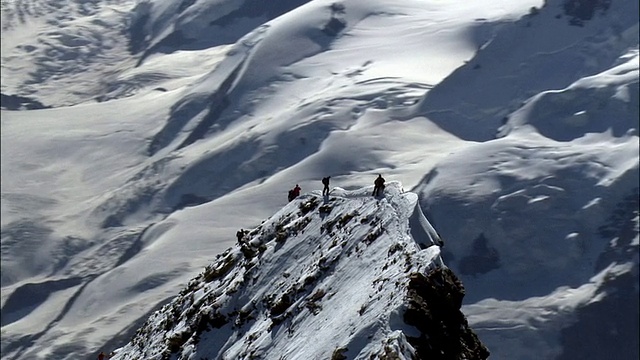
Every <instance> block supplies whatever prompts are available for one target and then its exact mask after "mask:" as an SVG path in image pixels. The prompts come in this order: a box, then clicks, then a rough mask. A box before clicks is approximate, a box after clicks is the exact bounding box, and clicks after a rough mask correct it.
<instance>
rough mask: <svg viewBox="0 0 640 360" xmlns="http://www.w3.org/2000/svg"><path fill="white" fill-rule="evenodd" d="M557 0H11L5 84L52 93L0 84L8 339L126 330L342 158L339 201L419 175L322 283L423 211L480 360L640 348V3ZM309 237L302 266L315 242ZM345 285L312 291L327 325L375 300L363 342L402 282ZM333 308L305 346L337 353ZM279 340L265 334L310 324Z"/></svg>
mask: <svg viewBox="0 0 640 360" xmlns="http://www.w3.org/2000/svg"><path fill="white" fill-rule="evenodd" d="M603 3H605V2H603ZM562 4H563V1H561V0H549V1H546V2H545V5H544V6H543V2H542V1H533V0H523V1H507V0H500V1H489V0H486V1H485V0H482V1H474V2H467V1H439V0H410V1H402V2H397V1H390V0H375V1H374V0H345V1H339V2H336V1H321V0H314V1H294V0H291V1H282V2H279V5H278V6H274V7H272V8H270V7H266V6H264V5H260V4H258V2H255V1H250V0H246V1H241V0H227V1H223V0H221V1H205V0H196V1H183V2H178V1H169V0H141V1H133V0H94V1H73V2H68V3H65V4H61V3H60V2H56V1H48V0H14V1H3V2H2V39H1V40H2V41H1V46H2V55H1V56H2V65H1V66H2V72H1V90H2V94H3V95H19V96H23V97H27V98H30V99H33V100H37V101H39V102H40V103H42V104H44V105H45V106H49V107H50V108H44V109H38V110H28V111H26V110H22V111H18V110H8V109H5V103H4V102H5V99H4V98H3V110H2V111H1V114H0V115H1V127H2V128H1V134H0V136H1V139H0V140H1V144H2V146H1V157H2V161H1V163H0V165H1V200H2V201H1V219H0V225H1V227H2V228H1V233H2V240H1V241H2V242H1V256H2V257H1V286H2V292H1V298H0V301H1V303H0V304H1V306H2V324H1V325H2V343H1V346H2V347H1V353H2V358H3V359H5V358H6V359H12V360H22V359H24V360H26V359H29V360H32V359H35V360H37V359H49V358H56V359H67V360H71V359H86V358H90V359H92V358H95V356H96V354H97V353H98V352H99V351H100V350H103V351H107V352H108V351H111V350H113V349H115V348H118V347H121V346H124V345H125V344H126V343H127V342H128V341H129V340H130V339H131V336H132V335H133V332H134V331H135V330H136V329H137V328H138V327H139V326H140V325H141V324H142V323H143V322H144V321H145V320H146V319H147V318H148V317H149V316H150V315H151V314H152V313H153V311H155V310H157V309H159V308H160V307H161V306H162V305H163V304H166V303H167V302H168V301H170V300H171V299H173V298H174V297H176V295H177V294H178V293H179V292H180V291H181V290H182V289H183V288H184V287H185V286H186V285H187V284H188V283H189V281H190V279H192V278H194V277H195V276H196V275H197V274H199V273H201V272H202V270H203V269H204V268H205V267H206V266H207V265H209V264H210V263H211V262H212V261H213V260H214V259H215V258H216V256H218V255H220V254H222V253H223V252H225V251H226V250H227V249H229V248H230V247H231V246H232V245H233V244H234V243H235V235H234V234H235V232H236V231H237V230H238V229H240V228H245V229H251V228H255V227H257V226H259V225H260V224H261V223H262V222H263V221H265V219H276V218H277V214H278V213H279V212H280V211H284V212H286V211H289V210H287V209H290V208H289V207H290V206H292V205H291V204H289V205H287V201H286V193H287V190H288V189H289V188H291V187H293V186H294V185H295V184H296V183H298V184H300V186H301V187H302V189H303V197H312V196H317V194H316V193H314V191H316V190H317V189H320V188H321V184H320V179H321V178H322V177H323V176H328V175H330V176H331V185H332V187H333V188H334V193H333V194H332V195H334V196H338V197H340V196H346V197H347V198H348V197H350V196H352V195H349V194H354V193H353V192H357V191H364V190H360V189H366V187H367V186H369V185H370V184H371V183H372V182H373V179H374V178H375V176H376V175H377V174H378V173H381V174H383V176H385V178H387V180H388V181H394V180H398V181H402V184H403V186H404V187H405V188H406V189H407V190H410V191H412V192H414V193H415V194H417V195H416V196H417V199H415V200H413V199H412V200H411V201H416V202H417V204H418V208H417V209H416V212H415V213H414V214H418V215H415V218H411V219H410V220H409V225H407V226H409V229H405V228H402V229H400V230H398V231H397V232H394V234H395V238H394V237H389V238H385V240H384V242H380V248H375V249H377V250H375V249H373V248H372V249H371V251H373V250H375V251H373V252H371V253H370V256H372V258H371V259H370V260H367V259H359V260H358V261H357V262H356V263H354V264H349V266H353V267H349V268H347V264H346V263H345V265H344V266H345V269H346V271H347V272H346V273H345V274H344V275H339V274H338V272H336V275H335V277H327V278H326V281H327V286H329V284H331V285H332V286H334V287H340V288H344V289H349V288H353V289H354V290H355V289H363V288H364V287H366V286H369V285H368V284H370V281H371V279H373V277H374V276H379V275H380V274H379V273H376V272H375V271H374V270H375V269H379V268H378V267H376V266H378V265H379V264H383V263H384V262H385V260H386V255H385V254H386V253H385V251H383V250H384V249H383V245H384V246H389V245H390V244H391V242H393V241H400V242H402V243H403V244H405V247H404V249H405V250H406V251H411V252H413V251H415V253H416V254H423V252H424V250H423V252H420V251H418V249H413V248H412V246H413V245H410V244H411V241H410V240H409V239H408V238H407V237H412V238H413V239H414V240H415V241H418V242H426V240H424V239H421V237H423V236H424V235H423V234H424V233H425V232H424V231H427V233H428V234H431V236H436V235H434V234H439V235H440V236H442V239H443V240H444V248H443V250H442V258H443V259H444V263H445V264H446V265H447V266H448V267H450V268H451V269H452V270H453V271H454V272H455V273H456V274H457V275H458V276H459V277H460V278H461V280H462V282H463V284H464V285H465V287H466V289H467V293H466V298H465V306H464V307H463V311H464V312H465V314H467V316H468V320H469V323H470V326H471V327H472V328H473V329H475V330H476V332H477V334H478V335H479V337H480V340H481V341H483V342H484V343H485V345H487V347H488V348H489V350H490V351H491V354H492V355H491V358H492V359H534V358H535V359H539V358H548V359H555V358H558V359H569V358H580V357H581V356H582V355H583V354H582V353H580V349H585V350H584V351H589V349H592V347H590V346H595V345H592V344H599V346H600V348H602V349H603V351H605V352H606V351H608V354H609V355H611V354H613V355H615V356H618V357H619V358H622V359H626V358H636V357H637V356H636V355H635V354H637V353H638V350H637V347H638V345H637V344H638V342H637V338H638V336H637V335H638V325H637V321H636V322H634V321H633V320H632V319H637V299H638V296H637V294H638V286H637V279H638V246H639V243H640V242H639V238H638V205H637V198H638V182H639V176H638V163H639V156H638V151H639V141H638V140H639V138H638V117H639V115H638V108H639V105H638V97H639V92H638V84H639V75H638V71H639V67H640V66H639V65H638V62H639V51H638V16H637V14H638V2H637V1H612V2H611V4H610V6H608V7H606V9H603V8H599V9H596V11H595V13H594V14H593V16H592V18H591V19H589V20H584V21H583V23H582V26H572V25H570V24H569V21H570V18H571V16H569V15H566V14H564V12H563V7H562ZM533 7H535V9H536V10H532V8H533ZM398 186H399V185H398ZM341 189H344V190H341ZM398 192H400V191H399V190H398ZM407 197H413V195H409V194H408V193H407V194H405V195H403V196H399V197H398V199H400V198H402V199H407ZM354 201H358V200H357V198H356V199H354ZM363 201H364V200H363ZM407 201H408V200H407ZM363 206H365V208H366V209H371V210H372V209H373V207H371V208H369V207H368V206H373V203H371V204H368V205H367V204H363ZM385 206H390V209H391V208H393V209H395V210H394V211H397V209H399V208H398V207H397V206H396V207H393V206H391V204H387V205H385ZM409 208H410V206H409V207H407V209H409ZM422 212H424V214H425V215H426V219H428V221H427V220H426V219H423V217H421V216H419V214H420V213H422ZM274 214H276V215H275V216H274ZM407 216H409V215H407V214H400V215H399V218H398V219H394V220H393V221H400V220H399V219H404V218H405V217H407ZM416 219H418V220H416ZM420 219H422V220H420ZM417 224H420V226H419V228H420V229H422V228H425V229H427V230H424V231H423V230H420V231H418V230H416V229H415V227H416V226H417ZM316 225H317V224H316ZM431 225H433V226H431ZM402 226H404V225H402ZM365 228H366V227H365ZM315 230H318V229H315ZM436 230H437V233H436ZM353 231H355V232H358V231H364V230H363V229H360V228H354V230H353ZM407 234H408V235H407ZM398 236H402V237H403V239H401V240H399V239H398V238H397V237H398ZM308 240H309V239H306V240H305V239H304V238H303V239H301V241H300V242H299V243H300V244H306V246H311V245H312V244H308ZM305 241H306V242H305ZM285 245H286V246H293V243H289V242H287V243H286V244H285ZM353 245H354V246H355V244H353ZM283 249H284V248H283ZM309 249H311V248H310V247H309V248H306V247H304V246H302V247H300V248H299V249H298V250H299V251H300V253H298V254H297V256H299V257H300V258H301V259H302V260H305V261H300V264H311V263H313V260H316V259H318V258H317V256H319V254H320V253H319V252H316V253H313V251H312V252H311V253H308V251H307V250H309ZM409 249H411V250H409ZM429 249H431V250H429ZM429 249H427V250H429V251H428V252H429V254H431V253H430V252H433V251H436V249H437V247H431V248H429ZM298 250H296V249H294V248H291V251H298ZM325 250H326V249H325ZM229 251H232V252H233V251H236V250H229ZM268 251H273V249H272V250H268ZM281 251H282V250H281ZM318 251H320V250H318ZM229 253H230V252H227V254H229ZM420 256H423V255H420ZM424 256H425V259H424V260H425V263H424V264H423V265H424V266H429V261H431V259H433V257H434V256H436V255H435V254H431V255H428V256H427V255H424ZM367 261H370V263H369V262H367ZM295 264H296V263H293V264H291V263H286V262H284V263H282V264H270V265H269V266H271V267H269V266H266V265H264V264H263V265H261V266H260V269H262V268H264V269H265V270H260V271H268V270H266V269H268V268H270V269H272V270H269V271H275V272H278V271H280V270H284V271H286V269H288V268H289V267H295ZM368 264H369V265H370V266H369V265H368ZM416 266H417V265H416ZM363 269H365V270H363ZM298 270H299V271H302V273H305V272H306V271H307V270H308V269H298ZM359 271H361V272H362V274H363V276H364V277H366V279H363V280H366V281H363V282H359V281H358V279H357V278H355V274H356V273H357V272H359ZM394 271H398V269H396V270H394ZM264 274H265V276H266V275H267V274H266V273H264ZM376 274H377V275H376ZM296 275H298V274H297V273H296ZM342 276H344V277H342ZM394 276H395V275H394ZM629 278H630V279H631V281H630V282H629V281H628V279H629ZM278 279H281V278H280V277H274V278H273V279H266V280H265V281H267V280H268V281H278ZM294 279H299V277H297V276H296V277H293V278H292V279H291V281H293V280H294ZM264 284H265V286H266V284H267V282H265V283H264ZM620 284H623V285H620ZM629 284H631V285H629ZM621 286H622V287H621ZM327 289H328V288H327ZM369 290H370V289H369ZM387 290H388V289H387ZM623 290H624V291H623ZM627 290H628V291H630V293H629V294H628V293H627ZM389 291H390V290H389ZM343 292H344V291H343ZM344 293H345V294H347V293H348V292H344ZM620 294H622V295H620ZM308 295H310V294H308ZM352 296H353V299H354V301H351V300H349V297H348V296H346V295H339V296H338V295H336V296H335V297H331V298H330V299H328V300H327V304H324V305H323V308H322V310H321V311H322V314H325V315H324V316H326V319H327V320H325V321H326V322H323V323H322V324H324V325H326V326H334V325H335V334H339V335H336V336H337V337H336V338H334V339H333V340H336V343H345V344H346V343H348V342H349V341H353V343H354V344H357V347H360V348H361V349H365V348H367V349H368V347H372V346H377V345H375V344H376V343H375V342H370V343H369V342H367V343H366V344H365V336H364V335H362V336H361V335H359V334H361V333H359V332H358V331H364V332H366V331H367V330H365V328H366V327H365V326H364V324H368V323H366V322H365V323H362V324H353V323H350V322H349V321H350V320H347V319H350V318H348V317H344V321H345V322H344V323H342V322H340V320H341V319H343V317H342V313H341V311H343V310H344V311H346V312H349V311H351V312H352V310H353V309H354V308H355V307H358V309H359V307H360V306H361V305H362V304H364V303H366V304H368V305H367V306H369V307H370V308H376V309H377V307H380V310H379V311H378V310H376V311H375V312H374V311H371V312H365V313H366V314H367V315H366V316H367V317H366V319H367V320H368V321H369V320H370V321H374V319H376V320H379V319H382V322H383V323H381V324H377V323H376V325H375V326H376V327H375V328H376V329H377V330H376V331H377V332H375V334H376V336H378V337H376V339H378V340H380V339H382V338H383V337H384V336H387V337H388V338H390V337H392V335H393V330H394V328H393V326H392V325H390V324H392V323H393V322H392V321H389V316H390V314H391V313H392V311H391V309H394V305H393V304H395V303H389V304H390V305H389V306H390V307H388V308H387V307H385V306H386V305H385V304H387V303H386V302H384V301H382V302H380V303H378V302H374V301H368V300H367V301H365V300H364V299H360V296H362V294H360V293H359V292H358V293H354V294H353V295H352ZM616 296H628V298H620V299H631V300H630V301H626V303H629V304H631V305H632V306H631V308H632V310H631V311H632V312H631V313H626V312H624V311H628V310H627V308H624V311H623V310H620V312H621V314H622V315H621V316H617V315H616V314H615V312H614V311H613V310H611V309H614V308H616V306H614V305H611V307H610V308H607V309H609V310H608V311H609V312H607V311H604V310H599V312H598V313H599V315H598V316H594V317H593V318H594V319H597V320H598V321H599V324H601V325H597V326H596V325H594V323H589V322H586V321H587V320H585V319H586V318H587V317H585V316H583V315H581V314H583V312H584V311H586V310H588V309H596V308H597V309H601V308H598V306H605V305H606V304H618V303H615V302H614V301H613V300H611V299H618V298H617V297H616ZM358 299H360V300H362V301H361V302H357V301H355V300H358ZM332 301H333V302H334V303H331V302H332ZM393 301H395V300H393ZM393 301H392V302H393ZM620 303H621V304H623V303H625V302H624V301H621V302H620ZM237 304H239V303H237ZM633 304H636V307H635V309H636V310H635V313H634V312H633V311H634V310H633ZM329 305H335V306H329ZM383 308H384V309H383ZM617 308H618V309H620V306H618V307H617ZM307 315H308V317H300V318H298V319H297V321H298V323H299V324H304V326H303V327H302V328H303V329H304V330H305V331H310V330H312V329H314V328H313V327H312V326H313V325H309V323H310V322H313V320H314V319H315V320H317V316H315V317H314V316H313V315H309V314H307ZM318 316H319V315H318ZM618 317H621V318H625V319H627V321H630V323H629V324H627V323H624V324H627V325H628V326H627V325H625V326H622V325H619V324H620V321H623V322H624V320H616V321H618V322H615V321H613V319H618ZM335 321H338V323H334V322H335ZM596 323H597V321H596ZM331 324H332V325H331ZM336 324H337V325H336ZM602 324H606V330H607V331H604V330H603V329H601V328H599V327H598V326H602V327H605V325H602ZM611 324H613V325H611ZM324 325H323V326H324ZM256 326H258V325H256ZM329 329H331V328H330V327H327V328H323V329H319V330H314V331H317V339H315V343H317V346H311V349H310V350H308V351H311V352H314V354H321V356H322V357H323V358H324V357H325V355H326V354H327V353H329V354H330V352H331V351H333V350H334V349H333V348H326V346H325V344H327V343H328V341H329V340H330V338H329V336H330V335H329V334H330V331H329ZM621 329H624V331H623V332H622V333H620V331H621ZM351 332H353V334H352V333H351ZM595 333H599V334H600V338H601V339H603V342H602V343H598V342H597V341H594V340H593V338H592V337H591V336H592V335H593V334H595ZM344 334H349V335H348V336H347V335H344ZM354 334H355V335H354ZM571 334H575V335H576V336H577V337H582V338H583V339H585V340H584V343H581V344H580V343H578V344H576V343H575V342H572V341H574V340H571V339H568V337H570V336H571ZM279 336H281V337H278V338H276V339H261V340H260V341H264V344H265V346H264V348H262V350H263V351H267V352H268V351H283V350H281V349H282V346H285V345H282V346H278V347H277V348H279V349H280V350H278V349H276V347H274V348H273V349H272V348H271V347H270V345H274V344H278V345H280V344H285V343H286V344H287V345H286V346H291V347H290V348H288V349H294V348H295V349H298V347H296V346H298V345H299V343H297V342H296V341H302V340H300V339H295V340H293V341H292V342H291V343H290V344H289V343H288V342H286V341H285V338H286V336H285V334H279ZM338 338H339V340H340V341H337V339H338ZM605 340H606V341H605ZM283 341H285V342H284V343H283ZM323 341H324V342H323ZM367 341H368V340H367ZM306 342H307V345H309V344H312V343H311V342H310V341H308V340H307V341H306ZM378 344H379V343H378ZM240 346H241V342H238V343H237V344H235V345H234V344H231V343H230V344H229V346H228V347H226V348H225V349H226V350H225V351H228V354H240V353H241V351H242V350H241V349H239V348H238V347H240ZM616 349H618V350H616ZM150 350H152V349H150ZM198 351H209V350H198ZM350 351H351V350H350ZM363 351H364V350H363ZM615 351H619V352H618V353H615ZM634 351H635V352H634ZM293 352H294V350H291V352H290V353H287V352H280V353H278V354H279V355H282V356H284V357H285V358H287V359H289V358H295V357H294V356H295V354H293ZM195 354H196V353H194V356H195ZM202 354H204V352H203V353H202ZM349 354H350V355H353V356H355V354H356V353H355V352H354V353H351V352H350V353H349ZM593 354H595V353H592V355H593ZM203 356H211V357H215V356H216V355H215V354H211V353H207V355H203ZM238 356H240V355H238ZM593 356H596V355H593ZM625 356H628V357H625ZM195 358H197V357H195ZM240 358H241V357H240ZM350 358H351V357H350Z"/></svg>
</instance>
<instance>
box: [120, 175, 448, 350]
mask: <svg viewBox="0 0 640 360" xmlns="http://www.w3.org/2000/svg"><path fill="white" fill-rule="evenodd" d="M372 189H373V187H372V186H370V187H366V188H362V189H358V190H353V191H346V190H344V189H341V188H333V189H332V190H331V193H330V195H329V196H322V195H321V193H320V191H318V190H315V191H313V192H311V193H307V194H305V195H302V196H300V197H298V198H297V199H295V200H294V201H292V202H291V203H289V204H288V205H286V206H285V207H283V208H282V209H281V210H280V211H278V212H277V213H276V214H274V215H273V217H271V218H270V219H268V220H267V221H265V222H264V223H262V224H260V225H259V226H258V227H257V228H254V229H248V230H247V231H248V234H247V235H246V237H245V240H244V241H246V243H247V244H248V245H247V247H246V248H247V249H249V248H251V249H253V250H252V251H253V252H255V255H254V256H253V257H246V258H245V257H244V256H243V252H242V251H241V249H240V246H239V245H236V246H234V247H232V248H230V249H229V250H227V251H226V252H225V253H223V254H222V255H221V256H219V257H218V260H219V261H217V262H216V263H214V264H212V266H210V267H209V268H207V270H206V271H205V272H204V274H203V275H201V276H199V277H197V278H195V279H193V280H192V281H190V282H189V284H188V286H187V288H186V289H185V291H183V292H182V293H181V294H180V296H179V297H178V298H177V299H176V300H174V303H172V304H169V305H167V306H165V307H164V308H163V309H162V310H161V311H159V312H157V313H155V314H154V315H153V316H152V317H151V318H150V319H149V321H148V323H147V324H145V325H144V326H143V327H142V328H141V333H142V334H144V335H143V336H141V339H142V340H141V342H142V341H143V342H144V343H142V346H140V345H141V344H140V342H138V341H133V342H131V343H129V344H127V345H126V346H125V347H124V348H122V349H119V350H118V351H117V355H116V356H115V357H113V359H161V358H163V353H165V352H166V351H167V348H168V347H167V345H166V343H167V339H171V338H173V337H178V338H179V337H182V333H187V334H190V335H189V336H187V337H186V338H185V340H184V344H183V345H182V347H181V348H182V350H179V351H177V352H176V354H175V356H176V357H178V358H181V359H200V358H216V359H217V358H221V359H245V358H250V357H252V356H253V357H257V358H262V359H281V358H287V359H328V358H331V356H332V354H333V352H334V351H336V350H338V349H344V351H343V355H344V356H347V357H348V358H350V359H369V358H370V357H371V356H373V355H375V354H383V353H385V349H388V350H387V351H393V352H395V353H396V354H399V356H401V358H402V359H405V358H406V359H411V356H410V354H411V350H412V349H413V348H412V347H411V345H409V343H408V342H407V339H406V335H405V334H407V335H408V336H411V335H414V334H415V333H416V332H417V331H418V330H417V329H413V328H412V327H411V326H409V325H406V324H405V323H404V320H403V318H402V316H403V315H402V314H403V313H404V310H405V309H404V304H405V301H406V287H407V282H408V280H409V275H410V274H411V273H414V272H419V273H423V274H427V273H428V272H429V271H430V270H432V269H435V268H436V267H442V266H443V264H442V260H441V258H440V256H439V254H440V248H439V247H438V246H431V245H433V244H434V243H436V242H437V241H438V240H437V238H436V237H434V235H433V234H432V233H431V232H430V231H429V228H428V227H422V226H420V225H419V222H420V219H421V220H422V222H425V223H426V222H427V221H426V219H425V218H424V217H423V216H421V215H420V213H419V210H417V209H419V208H417V203H418V201H417V200H418V197H417V195H416V194H414V193H406V192H404V190H403V189H402V186H401V184H400V183H399V182H391V183H389V184H388V186H387V187H386V189H385V195H384V197H375V198H374V197H372V196H371V191H372ZM416 211H418V213H416V214H415V215H414V212H416ZM411 219H415V221H417V222H418V223H412V220H411ZM410 226H413V231H414V233H419V234H422V235H423V238H424V239H425V241H428V243H425V244H424V245H425V247H426V248H425V249H423V250H421V249H420V246H418V244H417V243H416V242H415V241H414V240H413V238H412V236H411V229H410ZM427 246H428V247H427ZM223 269H226V270H223ZM213 273H216V274H218V275H216V276H213V275H210V276H207V275H206V274H213ZM284 299H286V300H284ZM279 303H284V304H286V307H285V306H283V307H282V309H281V310H278V311H274V310H273V309H277V306H276V305H277V304H279ZM270 309H271V310H270ZM189 312H192V313H193V312H197V313H200V314H203V313H207V314H209V316H210V318H215V316H214V315H213V314H214V313H215V314H218V316H222V317H224V318H226V320H225V321H223V322H224V324H220V325H218V326H217V327H219V328H212V327H209V329H210V331H204V332H203V333H202V334H200V335H199V336H196V335H193V333H194V329H193V328H190V327H189V325H188V322H191V323H193V320H192V318H189V316H188V315H187V316H185V315H184V314H188V313H189ZM274 312H275V314H274ZM176 314H177V315H178V317H177V319H176V320H173V319H175V318H174V317H175V316H176ZM234 314H235V315H234ZM192 327H193V326H192Z"/></svg>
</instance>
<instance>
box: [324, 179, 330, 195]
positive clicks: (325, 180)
mask: <svg viewBox="0 0 640 360" xmlns="http://www.w3.org/2000/svg"><path fill="white" fill-rule="evenodd" d="M329 179H331V176H327V177H323V178H322V185H324V188H323V189H322V196H324V195H329Z"/></svg>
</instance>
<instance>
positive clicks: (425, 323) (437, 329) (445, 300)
mask: <svg viewBox="0 0 640 360" xmlns="http://www.w3.org/2000/svg"><path fill="white" fill-rule="evenodd" d="M464 294H465V291H464V287H463V286H462V283H460V281H459V280H458V278H457V277H456V276H455V274H454V273H453V272H452V271H451V270H450V269H448V268H438V269H435V270H433V271H432V272H430V273H429V274H427V275H426V276H425V275H424V274H421V273H413V274H411V277H410V281H409V285H408V294H407V296H408V300H409V304H408V308H407V310H406V311H405V313H404V316H403V317H404V321H405V322H406V323H407V324H409V325H412V326H414V327H416V328H417V329H418V330H420V332H421V335H420V336H419V337H407V339H408V341H409V343H410V344H411V345H412V346H413V347H414V348H415V349H416V351H417V354H418V358H420V359H486V358H488V357H489V350H488V349H487V348H486V347H485V346H484V345H483V344H482V343H481V342H480V340H479V339H478V337H477V336H476V335H475V333H473V331H471V329H470V328H469V324H468V323H467V320H466V318H465V317H464V315H463V314H462V312H461V311H460V307H461V306H462V298H463V297H464Z"/></svg>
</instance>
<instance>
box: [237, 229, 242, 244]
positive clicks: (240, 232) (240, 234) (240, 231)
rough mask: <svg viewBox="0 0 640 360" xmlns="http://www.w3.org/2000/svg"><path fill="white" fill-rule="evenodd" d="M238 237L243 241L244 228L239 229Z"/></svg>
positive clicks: (239, 240)
mask: <svg viewBox="0 0 640 360" xmlns="http://www.w3.org/2000/svg"><path fill="white" fill-rule="evenodd" d="M236 237H237V238H238V242H239V243H241V242H242V239H243V238H244V230H242V229H240V230H238V232H237V233H236Z"/></svg>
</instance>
